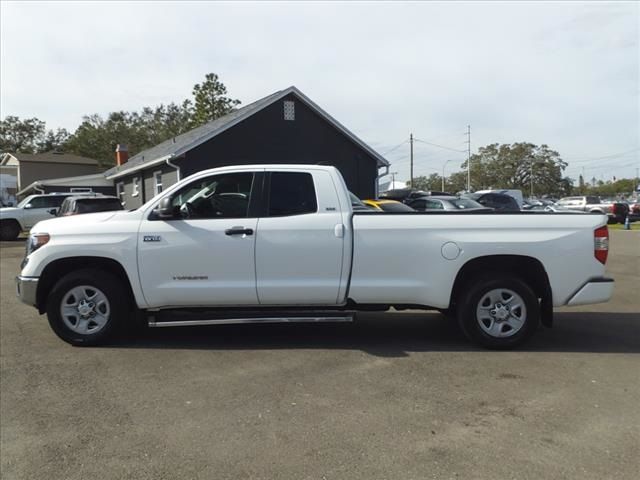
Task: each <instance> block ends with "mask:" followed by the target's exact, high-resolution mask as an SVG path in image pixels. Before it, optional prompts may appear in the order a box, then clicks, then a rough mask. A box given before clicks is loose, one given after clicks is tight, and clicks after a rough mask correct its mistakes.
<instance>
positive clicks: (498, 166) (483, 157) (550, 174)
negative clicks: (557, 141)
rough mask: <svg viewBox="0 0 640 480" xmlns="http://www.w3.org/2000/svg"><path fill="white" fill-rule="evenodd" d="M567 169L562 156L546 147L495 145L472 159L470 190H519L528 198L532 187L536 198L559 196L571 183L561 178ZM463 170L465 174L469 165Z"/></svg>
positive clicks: (515, 144)
mask: <svg viewBox="0 0 640 480" xmlns="http://www.w3.org/2000/svg"><path fill="white" fill-rule="evenodd" d="M566 166H567V163H566V162H564V161H563V160H562V159H561V158H560V154H559V153H558V152H556V151H555V150H552V149H550V148H549V147H548V146H547V145H544V144H543V145H540V146H538V145H534V144H532V143H526V142H521V143H513V144H510V145H509V144H503V145H499V144H497V143H494V144H491V145H487V146H485V147H481V148H480V149H478V153H476V154H474V155H472V156H471V187H472V190H480V189H486V188H509V189H520V190H522V191H523V193H525V195H527V194H528V193H529V191H530V190H531V185H532V184H533V194H534V195H536V194H537V195H542V194H553V195H558V194H561V193H562V192H564V191H565V190H566V185H567V183H569V184H570V183H571V180H570V179H568V178H567V179H565V178H563V176H562V173H563V171H564V169H565V168H566ZM461 168H462V169H463V170H466V168H467V162H466V161H465V162H464V163H463V164H462V165H461Z"/></svg>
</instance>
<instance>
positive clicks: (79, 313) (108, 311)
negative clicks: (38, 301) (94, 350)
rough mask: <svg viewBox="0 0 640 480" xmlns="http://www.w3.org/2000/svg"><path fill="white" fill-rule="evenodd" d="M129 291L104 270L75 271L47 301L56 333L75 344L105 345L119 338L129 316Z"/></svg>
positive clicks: (50, 318) (49, 315)
mask: <svg viewBox="0 0 640 480" xmlns="http://www.w3.org/2000/svg"><path fill="white" fill-rule="evenodd" d="M127 298H128V295H127V291H126V289H125V288H124V287H123V286H122V282H120V281H119V280H118V278H116V277H115V276H114V275H112V274H110V273H108V272H105V271H102V270H91V269H86V270H78V271H75V272H71V273H69V274H67V275H65V276H64V277H62V279H61V280H60V281H58V283H57V284H56V285H55V287H54V288H53V290H52V291H51V293H50V294H49V297H48V299H47V317H48V319H49V325H51V328H52V329H53V331H54V332H55V333H56V335H58V337H60V338H61V339H62V340H64V341H65V342H67V343H70V344H71V345H86V346H93V345H102V344H105V343H108V342H110V341H112V340H113V339H115V338H116V336H117V334H118V333H119V332H120V326H121V325H122V323H123V322H124V320H125V319H126V318H127V317H128V315H129V309H128V306H129V302H128V301H127V300H126V299H127Z"/></svg>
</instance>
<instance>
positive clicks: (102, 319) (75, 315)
mask: <svg viewBox="0 0 640 480" xmlns="http://www.w3.org/2000/svg"><path fill="white" fill-rule="evenodd" d="M110 313H111V308H110V305H109V300H108V299H107V296H106V295H105V294H104V293H103V292H102V291H100V290H99V289H97V288H96V287H92V286H90V285H79V286H77V287H73V288H72V289H71V290H69V291H68V292H67V293H66V294H65V296H64V297H62V302H61V303H60V316H61V317H62V321H63V322H64V324H65V325H66V326H67V328H69V329H70V330H71V331H73V332H76V333H80V334H82V335H88V334H92V333H96V332H99V331H100V330H102V329H103V328H104V326H105V325H106V324H107V323H108V322H109V315H110Z"/></svg>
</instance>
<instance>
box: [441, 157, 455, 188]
mask: <svg viewBox="0 0 640 480" xmlns="http://www.w3.org/2000/svg"><path fill="white" fill-rule="evenodd" d="M449 162H453V160H447V161H446V162H444V165H442V191H443V192H444V167H446V166H447V163H449Z"/></svg>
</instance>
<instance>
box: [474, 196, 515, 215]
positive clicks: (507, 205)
mask: <svg viewBox="0 0 640 480" xmlns="http://www.w3.org/2000/svg"><path fill="white" fill-rule="evenodd" d="M464 196H465V197H466V198H470V199H471V200H475V201H476V202H478V203H479V204H480V205H483V206H485V207H488V208H492V209H493V210H495V211H496V212H519V211H520V206H519V205H518V202H517V201H516V199H515V198H513V197H512V196H511V195H507V194H505V193H466V194H464Z"/></svg>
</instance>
